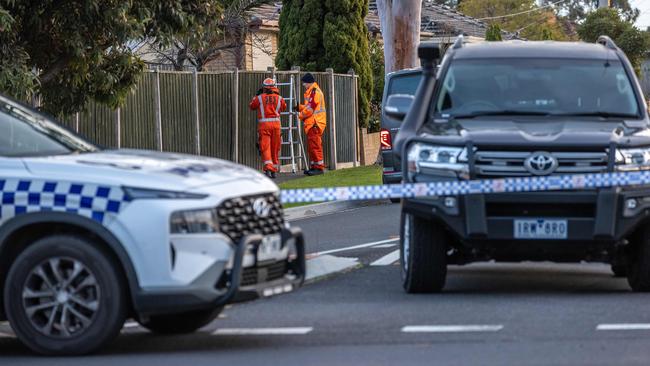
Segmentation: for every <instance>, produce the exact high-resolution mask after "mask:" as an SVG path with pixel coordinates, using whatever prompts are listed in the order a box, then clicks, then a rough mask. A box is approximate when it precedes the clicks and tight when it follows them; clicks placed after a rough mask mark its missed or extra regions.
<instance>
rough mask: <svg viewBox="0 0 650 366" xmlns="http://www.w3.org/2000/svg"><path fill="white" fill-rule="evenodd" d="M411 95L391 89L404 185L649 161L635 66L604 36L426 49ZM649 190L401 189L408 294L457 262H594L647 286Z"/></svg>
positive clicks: (437, 280) (628, 166)
mask: <svg viewBox="0 0 650 366" xmlns="http://www.w3.org/2000/svg"><path fill="white" fill-rule="evenodd" d="M419 53H420V58H421V61H422V66H423V79H422V82H421V83H420V86H419V88H418V90H417V93H416V95H415V96H414V97H408V96H394V97H391V98H389V100H388V103H387V105H388V107H387V112H388V113H389V114H391V115H392V117H393V118H404V123H403V125H402V129H401V130H400V132H399V134H398V135H397V137H396V141H395V149H396V150H397V151H399V152H400V153H401V159H402V162H403V167H402V174H403V179H404V181H406V182H411V183H414V182H417V183H419V182H439V181H450V182H455V181H460V180H470V179H472V180H481V179H498V178H505V177H533V176H549V175H562V174H569V175H573V174H594V173H606V172H625V171H638V170H645V169H650V129H649V126H648V123H649V122H650V121H649V119H648V113H647V110H646V108H645V101H644V98H643V94H642V91H641V88H640V85H639V82H638V80H637V78H636V76H635V73H634V69H633V68H632V66H631V64H630V62H629V61H628V59H627V58H626V56H625V55H624V53H623V52H622V51H621V50H620V49H619V48H618V47H617V46H616V45H615V44H614V42H613V41H612V40H611V39H609V38H608V37H600V39H599V40H598V43H597V44H587V43H560V42H521V41H512V42H494V43H484V44H465V43H464V42H463V40H462V37H461V38H459V39H458V40H457V41H456V42H455V44H454V45H453V46H452V47H451V48H450V49H449V51H448V52H447V53H446V54H445V56H444V58H443V60H442V62H441V65H440V68H439V71H438V72H436V71H435V63H436V60H437V59H439V58H440V57H439V56H440V54H439V53H440V51H439V47H438V45H436V44H432V43H423V44H422V45H421V46H420V49H419ZM649 215H650V189H649V188H648V187H632V188H621V187H614V188H607V189H582V190H567V191H559V192H530V193H505V194H472V195H466V196H440V197H429V198H414V199H405V200H403V203H402V214H401V233H402V235H401V268H402V280H403V286H404V288H405V290H406V291H407V292H435V291H440V290H441V289H443V287H444V285H445V279H446V275H447V265H448V264H465V263H469V262H475V261H485V260H495V261H529V260H532V261H536V260H544V261H556V262H580V261H597V262H605V263H610V264H611V265H612V269H613V270H614V272H615V273H616V274H617V275H626V276H627V279H628V282H629V284H630V286H631V287H632V289H633V290H635V291H648V290H650V227H649V226H648V216H649Z"/></svg>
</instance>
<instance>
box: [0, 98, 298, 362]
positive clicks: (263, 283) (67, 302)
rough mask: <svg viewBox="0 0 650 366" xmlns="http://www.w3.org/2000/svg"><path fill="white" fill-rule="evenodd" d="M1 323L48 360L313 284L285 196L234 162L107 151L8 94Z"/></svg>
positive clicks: (190, 325)
mask: <svg viewBox="0 0 650 366" xmlns="http://www.w3.org/2000/svg"><path fill="white" fill-rule="evenodd" d="M0 200H1V201H0V286H1V289H0V290H1V291H0V296H2V304H3V306H2V307H0V319H2V320H9V323H10V325H11V327H12V328H13V329H14V331H15V333H16V335H17V336H18V338H19V339H20V340H21V341H22V342H24V343H25V344H26V345H27V346H29V347H30V348H31V349H33V350H35V351H37V352H40V353H44V354H83V353H88V352H92V351H94V350H97V349H98V348H99V347H100V346H102V345H103V344H105V343H106V342H107V341H109V340H111V339H112V338H113V337H114V336H116V335H117V334H118V333H119V331H120V329H121V328H122V326H123V324H124V320H125V319H126V318H127V317H133V318H135V319H136V320H137V321H138V322H140V324H142V325H143V326H144V327H146V328H148V329H150V330H152V331H154V332H160V333H183V332H191V331H194V330H196V329H198V328H200V327H202V326H204V325H206V324H207V323H208V322H210V321H211V320H212V319H214V318H215V317H216V316H217V315H218V314H219V312H220V311H221V309H222V308H223V306H224V305H225V304H227V303H230V302H235V301H243V300H250V299H254V298H257V297H260V296H270V295H276V294H281V293H285V292H289V291H291V290H293V289H294V288H296V287H298V286H300V285H301V284H302V282H303V280H304V273H305V256H304V254H305V253H304V240H303V237H302V233H301V232H300V230H299V229H297V228H290V227H289V225H288V224H287V223H286V222H285V221H284V214H283V211H282V206H281V204H280V201H279V198H278V188H277V186H276V185H275V184H273V183H272V182H271V181H269V180H268V179H266V178H265V177H264V176H262V175H261V174H259V173H257V172H255V171H253V170H251V169H249V168H246V167H243V166H240V165H236V164H232V163H229V162H225V161H221V160H216V159H207V158H200V157H194V156H187V155H175V154H163V153H156V152H146V151H135V150H109V151H105V150H104V151H102V150H100V149H98V148H97V147H95V146H93V145H92V144H90V143H88V142H86V141H84V140H82V139H80V138H79V137H77V136H75V135H74V134H72V133H70V132H68V131H67V130H65V129H63V128H61V127H59V126H57V125H56V124H55V123H53V122H52V121H50V120H48V119H47V118H46V117H44V116H42V115H40V114H38V113H36V112H34V111H32V110H30V109H29V108H26V107H24V106H22V105H20V104H18V103H15V102H13V101H10V100H8V99H5V98H2V97H0Z"/></svg>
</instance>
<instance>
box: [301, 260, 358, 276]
mask: <svg viewBox="0 0 650 366" xmlns="http://www.w3.org/2000/svg"><path fill="white" fill-rule="evenodd" d="M357 265H359V261H358V260H357V258H345V257H335V256H333V255H321V256H318V257H316V258H312V259H310V260H308V261H307V276H306V277H305V280H306V281H311V280H314V279H317V278H321V277H324V276H329V275H330V274H333V273H337V272H341V271H345V270H347V269H350V268H354V267H356V266H357Z"/></svg>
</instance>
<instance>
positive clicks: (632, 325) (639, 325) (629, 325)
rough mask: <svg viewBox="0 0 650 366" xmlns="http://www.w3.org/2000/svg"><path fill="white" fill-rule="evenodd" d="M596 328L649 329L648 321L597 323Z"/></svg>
mask: <svg viewBox="0 0 650 366" xmlns="http://www.w3.org/2000/svg"><path fill="white" fill-rule="evenodd" d="M596 330H650V323H619V324H598V326H597V327H596Z"/></svg>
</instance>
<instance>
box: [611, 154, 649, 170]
mask: <svg viewBox="0 0 650 366" xmlns="http://www.w3.org/2000/svg"><path fill="white" fill-rule="evenodd" d="M616 163H617V166H616V169H617V170H620V171H635V170H649V169H650V148H642V149H621V150H618V151H617V152H616Z"/></svg>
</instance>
